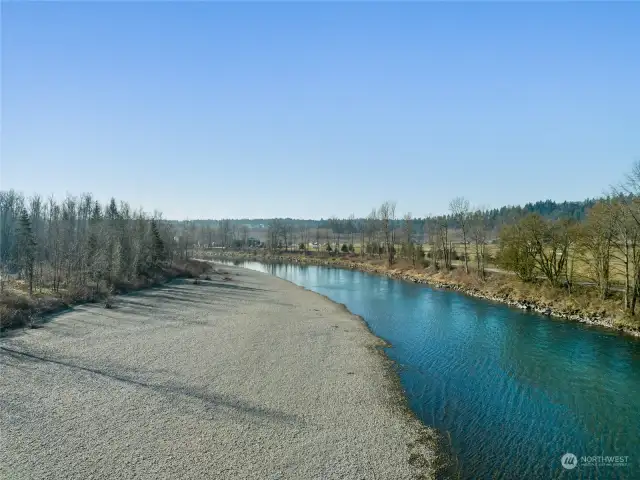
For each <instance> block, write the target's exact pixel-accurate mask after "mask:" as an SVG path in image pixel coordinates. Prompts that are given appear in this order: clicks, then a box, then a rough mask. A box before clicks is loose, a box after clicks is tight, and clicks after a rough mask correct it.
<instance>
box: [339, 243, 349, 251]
mask: <svg viewBox="0 0 640 480" xmlns="http://www.w3.org/2000/svg"><path fill="white" fill-rule="evenodd" d="M340 250H342V252H343V253H347V252H348V251H349V246H348V245H347V244H346V243H343V244H342V248H341V249H340Z"/></svg>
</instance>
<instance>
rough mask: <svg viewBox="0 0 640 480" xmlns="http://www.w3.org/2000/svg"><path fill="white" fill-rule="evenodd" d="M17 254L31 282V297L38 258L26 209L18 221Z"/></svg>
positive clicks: (19, 263) (26, 276)
mask: <svg viewBox="0 0 640 480" xmlns="http://www.w3.org/2000/svg"><path fill="white" fill-rule="evenodd" d="M15 248H16V254H15V258H16V260H17V264H18V267H19V268H20V271H21V273H22V274H23V275H24V277H25V278H26V279H27V281H28V282H29V295H32V294H33V273H34V264H35V256H36V240H35V237H34V235H33V230H32V228H31V220H30V219H29V214H28V213H27V210H26V209H24V208H23V209H22V213H21V214H20V218H19V219H18V229H17V239H16V244H15Z"/></svg>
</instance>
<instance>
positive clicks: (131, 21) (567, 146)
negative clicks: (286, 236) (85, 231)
mask: <svg viewBox="0 0 640 480" xmlns="http://www.w3.org/2000/svg"><path fill="white" fill-rule="evenodd" d="M639 25H640V3H606V4H605V3H602V4H594V3H583V4H578V3H569V2H565V3H558V4H550V3H538V4H522V3H519V4H518V3H516V4H513V3H512V4H508V3H490V4H489V3H487V4H480V3H470V4H450V3H449V4H447V3H423V4H417V3H406V4H397V3H396V4H392V3H389V4H383V3H369V4H366V3H350V4H346V3H345V4H337V3H330V4H328V3H325V4H320V3H317V4H310V3H298V4H295V3H280V4H267V3H255V4H248V3H242V4H239V3H235V4H231V3H229V4H222V3H210V2H206V3H186V4H185V3H180V2H172V3H168V2H162V3H150V2H142V3H131V2H106V3H93V2H86V3H84V4H81V3H67V2H64V3H63V2H47V3H22V2H19V3H4V2H3V5H2V171H1V173H2V177H1V186H2V189H9V188H15V189H17V190H20V191H22V192H24V193H25V194H27V195H28V194H31V193H33V192H39V193H41V194H44V195H48V194H54V195H56V196H58V197H62V196H63V195H64V194H65V193H66V192H70V193H74V194H79V193H81V192H84V191H90V192H93V193H94V194H95V195H97V196H98V197H99V198H100V199H105V200H106V199H108V198H109V197H110V196H112V195H113V196H115V197H116V198H118V199H124V200H128V201H129V202H130V203H131V204H132V205H133V206H144V207H145V208H146V209H148V210H153V209H154V208H157V209H159V210H161V211H163V212H164V214H165V217H170V218H187V217H189V218H220V217H272V216H291V217H304V218H318V217H321V216H323V217H325V218H326V217H328V216H330V215H348V214H349V213H351V212H354V213H355V214H357V215H360V214H367V213H368V212H369V211H370V209H371V207H372V206H375V205H378V204H379V203H380V202H381V201H383V200H385V199H391V200H396V201H397V202H398V210H399V211H400V212H404V211H412V212H413V213H414V215H419V216H422V215H425V214H427V213H441V212H444V211H446V209H447V205H448V202H449V200H450V199H451V198H452V197H454V196H456V195H464V196H466V197H467V198H469V199H470V201H471V202H472V204H474V205H483V206H490V207H498V206H501V205H504V204H521V203H525V202H528V201H535V200H540V199H546V198H551V199H554V200H565V199H567V200H574V199H575V200H577V199H583V198H585V197H593V196H598V195H600V194H601V193H602V192H603V191H604V190H605V189H606V188H607V187H608V186H609V185H610V184H612V183H614V182H616V181H618V180H619V179H620V178H621V177H622V175H623V174H624V172H625V171H627V170H629V168H630V166H631V164H632V163H633V162H634V161H635V160H638V159H640V28H638V26H639Z"/></svg>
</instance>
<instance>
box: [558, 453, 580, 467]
mask: <svg viewBox="0 0 640 480" xmlns="http://www.w3.org/2000/svg"><path fill="white" fill-rule="evenodd" d="M560 463H561V464H562V467H563V468H566V469H567V470H573V469H574V468H576V467H577V466H578V458H577V457H576V456H575V455H574V454H573V453H565V454H564V455H562V457H560Z"/></svg>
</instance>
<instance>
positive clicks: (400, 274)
mask: <svg viewBox="0 0 640 480" xmlns="http://www.w3.org/2000/svg"><path fill="white" fill-rule="evenodd" d="M213 258H214V259H215V258H219V259H236V260H256V261H265V262H283V263H294V264H296V263H297V264H306V265H319V266H327V267H337V268H346V269H350V270H360V271H363V272H366V273H373V274H377V275H385V276H387V277H390V278H394V279H398V280H404V281H407V282H412V283H420V284H424V285H429V286H430V287H434V288H441V289H446V290H453V291H456V292H460V293H463V294H465V295H469V296H471V297H476V298H482V299H484V300H491V301H493V302H497V303H501V304H504V305H507V306H510V307H514V308H519V309H521V310H526V311H530V312H535V313H539V314H541V315H546V316H549V317H554V318H558V319H562V320H568V321H573V322H579V323H584V324H587V325H593V326H599V327H605V328H608V329H612V330H616V331H618V332H620V333H625V334H627V335H631V336H634V337H639V338H640V331H638V330H632V329H629V328H624V327H621V326H618V325H616V324H615V322H614V319H613V318H611V317H609V316H607V315H606V314H605V315H592V314H591V315H586V314H584V313H583V312H580V311H571V312H567V311H562V310H560V309H557V308H554V307H553V305H541V304H538V303H537V302H535V301H533V300H527V299H513V298H510V297H509V294H503V295H495V294H494V293H492V292H488V291H485V290H482V289H479V288H476V287H474V286H469V285H464V284H461V283H457V282H453V281H443V280H441V279H436V278H432V277H433V275H430V274H427V273H420V274H419V273H414V272H405V271H399V270H390V269H388V268H387V267H380V266H376V265H371V264H367V263H362V262H357V261H348V260H344V259H335V258H334V260H329V259H326V258H315V257H307V256H299V257H292V256H289V255H270V254H267V255H264V254H254V253H248V252H224V253H219V254H216V255H215V256H214V257H213Z"/></svg>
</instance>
